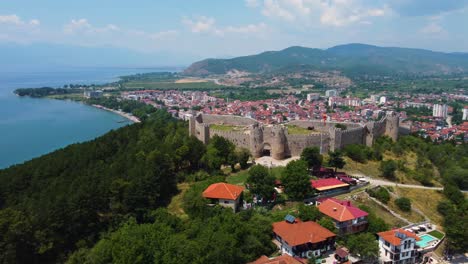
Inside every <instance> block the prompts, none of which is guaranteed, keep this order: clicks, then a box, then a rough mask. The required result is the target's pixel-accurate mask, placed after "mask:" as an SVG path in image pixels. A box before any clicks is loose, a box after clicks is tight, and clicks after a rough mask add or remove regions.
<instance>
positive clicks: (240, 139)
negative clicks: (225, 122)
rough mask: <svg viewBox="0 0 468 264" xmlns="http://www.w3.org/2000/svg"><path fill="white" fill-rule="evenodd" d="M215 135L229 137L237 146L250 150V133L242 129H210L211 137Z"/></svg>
mask: <svg viewBox="0 0 468 264" xmlns="http://www.w3.org/2000/svg"><path fill="white" fill-rule="evenodd" d="M215 135H217V136H220V137H223V138H226V139H229V140H230V141H231V142H232V143H234V145H236V146H237V147H240V148H246V149H248V150H250V135H249V134H248V133H245V132H240V131H223V130H216V129H210V138H212V137H214V136H215Z"/></svg>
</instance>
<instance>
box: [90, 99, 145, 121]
mask: <svg viewBox="0 0 468 264" xmlns="http://www.w3.org/2000/svg"><path fill="white" fill-rule="evenodd" d="M91 106H93V107H95V108H98V109H101V110H105V111H109V112H112V113H114V114H118V115H120V116H122V117H124V118H126V119H128V120H130V121H132V122H133V123H141V121H140V119H138V117H136V116H133V115H132V114H129V113H125V112H122V111H118V110H114V109H111V108H107V107H104V106H102V105H96V104H93V105H91Z"/></svg>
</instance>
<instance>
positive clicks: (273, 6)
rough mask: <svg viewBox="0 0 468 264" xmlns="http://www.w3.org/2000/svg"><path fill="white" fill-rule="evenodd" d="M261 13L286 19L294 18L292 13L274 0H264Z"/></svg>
mask: <svg viewBox="0 0 468 264" xmlns="http://www.w3.org/2000/svg"><path fill="white" fill-rule="evenodd" d="M263 4H264V6H263V10H262V14H263V15H264V16H267V17H278V18H281V19H283V20H286V21H292V20H295V17H294V15H293V14H292V13H291V12H290V11H288V10H287V8H285V7H284V6H282V5H281V4H280V3H279V2H278V1H276V0H265V1H264V3H263Z"/></svg>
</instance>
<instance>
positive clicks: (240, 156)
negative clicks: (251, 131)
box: [236, 148, 251, 169]
mask: <svg viewBox="0 0 468 264" xmlns="http://www.w3.org/2000/svg"><path fill="white" fill-rule="evenodd" d="M250 157H251V154H250V151H249V150H248V149H246V148H241V149H239V150H237V151H236V159H237V162H239V164H240V166H241V168H242V169H246V168H247V162H248V161H249V159H250Z"/></svg>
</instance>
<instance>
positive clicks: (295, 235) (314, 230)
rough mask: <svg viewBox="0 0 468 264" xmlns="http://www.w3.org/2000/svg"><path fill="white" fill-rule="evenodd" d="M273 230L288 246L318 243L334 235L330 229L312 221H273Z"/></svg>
mask: <svg viewBox="0 0 468 264" xmlns="http://www.w3.org/2000/svg"><path fill="white" fill-rule="evenodd" d="M273 232H274V233H275V234H277V235H278V236H280V237H281V238H282V239H283V240H284V241H286V243H288V245H290V246H297V245H303V244H306V243H312V244H313V243H318V242H322V241H325V240H326V239H327V238H330V237H334V236H336V235H335V234H334V233H333V232H331V231H330V230H328V229H326V228H325V227H322V226H321V225H319V224H317V223H316V222H312V221H308V222H295V223H288V222H286V221H281V222H276V223H273Z"/></svg>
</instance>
